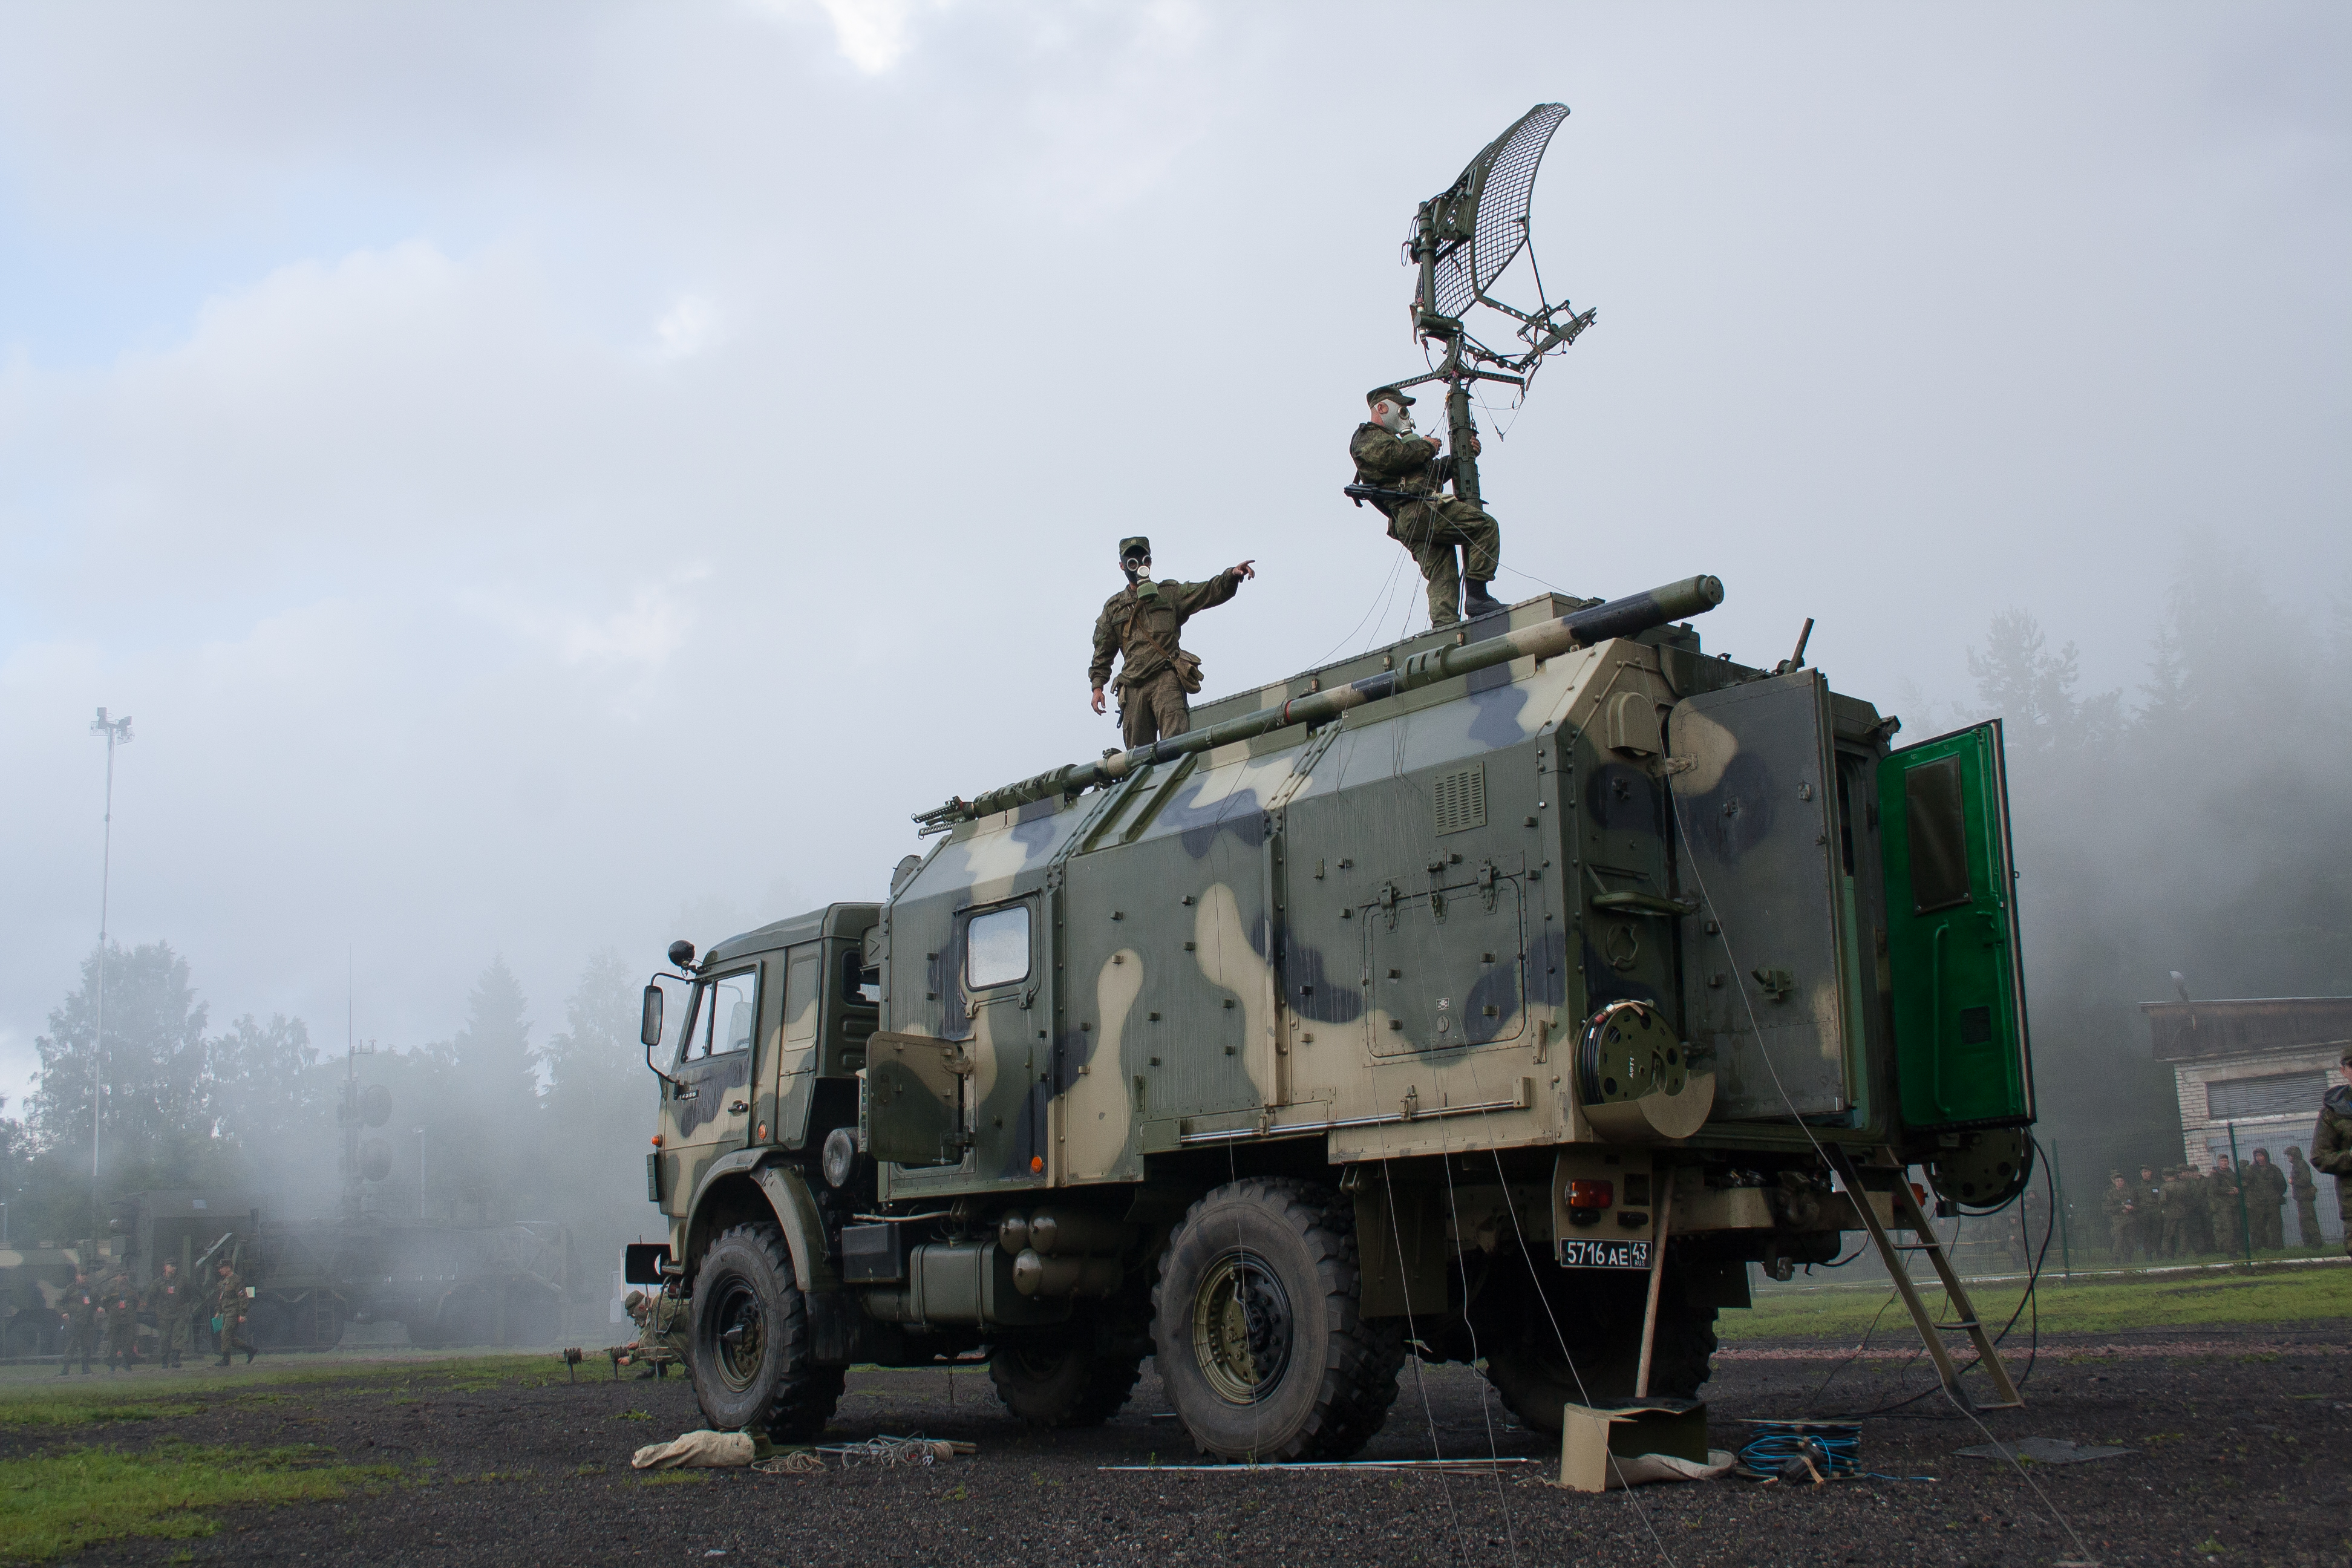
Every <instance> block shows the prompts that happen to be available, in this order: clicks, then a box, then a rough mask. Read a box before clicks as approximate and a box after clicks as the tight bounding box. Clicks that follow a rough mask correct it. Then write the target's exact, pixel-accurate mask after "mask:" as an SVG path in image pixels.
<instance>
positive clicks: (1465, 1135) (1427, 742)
mask: <svg viewBox="0 0 2352 1568" xmlns="http://www.w3.org/2000/svg"><path fill="white" fill-rule="evenodd" d="M1721 597H1722V587H1721V584H1719V583H1718V582H1717V581H1716V580H1715V579H1713V578H1710V577H1698V578H1692V579H1689V580H1687V581H1685V582H1682V583H1678V584H1671V585H1669V586H1667V587H1664V588H1660V589H1656V590H1654V591H1652V592H1650V593H1646V594H1639V595H1632V596H1630V597H1627V598H1624V599H1621V600H1617V601H1614V602H1611V603H1607V604H1603V603H1601V602H1600V601H1584V600H1578V599H1574V598H1570V597H1566V596H1560V595H1547V596H1544V597H1539V598H1537V599H1532V600H1529V601H1528V602H1526V603H1523V604H1520V605H1514V606H1512V607H1511V608H1510V609H1509V610H1508V611H1507V613H1505V614H1502V615H1490V616H1486V617H1483V618H1481V619H1477V620H1474V621H1471V622H1469V623H1467V624H1465V625H1463V626H1450V627H1445V628H1441V629H1438V630H1434V631H1432V632H1429V633H1425V634H1423V635H1422V636H1420V637H1413V638H1410V639H1407V640H1405V641H1402V642H1400V643H1397V644H1394V645H1392V646H1391V647H1384V648H1380V649H1376V650H1373V651H1371V652H1370V653H1368V654H1365V655H1363V656H1361V657H1360V658H1351V659H1347V660H1342V661H1339V662H1338V663H1335V664H1331V665H1327V666H1325V667H1323V668H1318V669H1313V670H1309V671H1307V673H1305V674H1303V675H1300V676H1297V677H1296V678H1294V679H1289V680H1286V681H1283V682H1280V683H1277V684H1275V685H1270V686H1267V687H1265V688H1264V689H1258V690H1254V691H1249V692H1245V693H1243V694H1241V695H1239V696H1236V697H1232V698H1228V699H1225V700H1221V701H1217V702H1213V703H1210V704H1207V705H1206V706H1204V707H1203V708H1202V709H1201V710H1200V711H1199V712H1198V714H1197V715H1196V721H1195V728H1194V729H1193V730H1192V731H1191V732H1190V733H1188V734H1186V735H1182V736H1179V737H1176V738H1174V739H1171V740H1163V741H1160V742H1157V743H1155V744H1153V745H1150V746H1147V747H1143V748H1139V749H1138V750H1135V751H1130V752H1118V753H1106V755H1105V756H1104V757H1103V758H1102V759H1101V760H1099V761H1097V762H1089V763H1073V764H1069V765H1067V766H1065V767H1060V768H1055V769H1053V770H1050V771H1048V772H1046V773H1040V774H1038V775H1036V776H1035V777H1034V778H1032V779H1028V780H1025V781H1024V782H1022V783H1020V784H1011V785H1007V786H1004V787H1003V788H1001V789H998V790H993V791H991V792H989V793H987V794H984V795H980V796H978V797H977V798H975V799H973V800H971V801H965V800H962V799H961V798H959V799H955V800H951V801H950V802H949V803H947V805H943V806H941V807H939V808H937V809H936V810H933V811H930V812H927V813H924V814H922V816H920V817H919V818H918V820H919V822H921V823H922V824H923V827H924V830H925V831H926V832H927V833H932V834H935V835H936V837H937V839H938V841H937V842H936V843H935V844H933V845H932V846H931V847H930V848H929V853H928V854H926V855H924V856H921V857H919V858H918V857H915V856H908V858H906V859H905V860H904V861H902V862H901V863H900V865H899V867H898V870H897V872H896V873H895V874H894V875H893V877H892V879H891V882H890V891H889V895H888V897H887V900H885V901H884V902H882V903H880V904H873V903H835V904H832V905H829V906H827V907H826V908H824V909H822V910H816V911H814V912H812V913H809V914H805V915H801V916H797V917H794V918H792V919H787V920H782V921H777V922H775V923H774V924H772V925H767V926H762V927H761V928H760V929H758V930H756V931H749V932H746V933H744V934H742V935H740V936H735V937H731V938H730V939H728V940H726V941H723V942H719V943H718V944H716V945H715V946H713V947H712V948H711V949H710V951H709V952H707V953H703V954H701V955H700V956H699V957H697V955H696V952H695V949H694V946H693V944H692V943H690V942H677V943H675V944H673V946H672V948H671V950H670V955H669V956H670V963H671V964H672V965H673V968H672V969H671V970H670V971H667V972H664V973H658V974H656V977H655V979H654V981H653V983H652V984H648V985H647V987H646V994H645V1019H644V1024H645V1028H644V1037H645V1040H646V1053H647V1061H648V1064H649V1065H650V1066H652V1067H653V1068H654V1070H655V1071H656V1073H658V1074H659V1076H660V1079H661V1082H660V1089H659V1094H660V1107H659V1126H658V1131H656V1134H655V1136H654V1138H653V1143H654V1145H655V1147H654V1150H653V1152H651V1153H650V1155H649V1156H648V1157H647V1160H646V1184H647V1189H646V1195H647V1197H648V1198H649V1199H650V1200H651V1201H653V1202H655V1203H656V1204H658V1205H660V1206H661V1209H662V1211H663V1213H664V1214H665V1215H667V1217H668V1220H669V1236H668V1239H667V1241H666V1242H660V1243H646V1244H641V1245H639V1246H636V1247H630V1248H627V1249H626V1251H625V1260H624V1272H625V1275H626V1276H627V1278H629V1279H631V1280H633V1281H635V1282H638V1283H641V1284H648V1285H650V1284H654V1283H656V1282H658V1283H660V1284H661V1285H663V1286H664V1287H665V1288H666V1289H669V1290H670V1291H672V1292H673V1293H677V1294H680V1295H688V1294H690V1297H691V1300H692V1314H691V1322H692V1339H691V1355H690V1358H689V1359H690V1362H691V1368H692V1372H693V1376H694V1382H695V1387H696V1391H697V1393H698V1396H699V1398H700V1401H701V1405H702V1409H703V1411H704V1413H705V1415H707V1416H708V1417H709V1420H710V1421H711V1423H712V1424H713V1425H714V1426H719V1427H724V1428H735V1427H743V1426H765V1427H767V1428H768V1429H769V1430H770V1431H772V1433H774V1434H775V1435H776V1436H792V1437H800V1436H808V1435H810V1434H812V1433H814V1432H815V1431H816V1430H817V1429H818V1428H820V1427H821V1426H823V1425H824V1421H825V1419H826V1418H827V1416H828V1415H829V1414H830V1413H831V1411H832V1409H833V1406H834V1403H835V1399H836V1397H837V1396H838V1395H839V1394H840V1392H841V1389H842V1380H843V1370H844V1368H845V1367H846V1366H847V1365H848V1364H850V1363H853V1362H877V1363H884V1364H888V1365H899V1366H908V1365H927V1364H935V1363H950V1362H955V1361H960V1360H972V1359H977V1358H982V1357H984V1358H985V1359H986V1362H987V1364H988V1366H989V1369H990V1373H991V1375H992V1378H993V1380H994V1382H995V1384H996V1387H997V1389H998V1391H999V1392H1000V1394H1001V1395H1002V1397H1003V1402H1004V1403H1005V1405H1007V1406H1008V1407H1009V1408H1010V1409H1011V1410H1012V1411H1013V1413H1014V1414H1015V1415H1018V1416H1020V1417H1023V1418H1024V1419H1026V1420H1028V1421H1032V1422H1036V1423H1041V1424H1044V1425H1046V1426H1075V1425H1084V1424H1087V1423H1094V1422H1099V1421H1102V1420H1104V1419H1105V1418H1107V1417H1108V1415H1111V1414H1112V1413H1113V1412H1114V1411H1116V1410H1117V1409H1118V1407H1119V1405H1121V1403H1122V1402H1123V1401H1124V1400H1125V1399H1126V1398H1127V1396H1128V1394H1129V1390H1130V1389H1131V1388H1132V1387H1133V1385H1134V1384H1135V1382H1136V1379H1137V1377H1138V1375H1139V1367H1140V1365H1141V1363H1142V1361H1143V1359H1144V1358H1145V1357H1146V1356H1147V1355H1150V1356H1156V1357H1157V1365H1158V1370H1159V1373H1160V1378H1161V1380H1162V1382H1163V1384H1165V1387H1166V1391H1167V1396H1168V1398H1169V1400H1170V1401H1171V1404H1172V1405H1173V1406H1174V1409H1175V1411H1176V1413H1177V1415H1179V1416H1180V1417H1181V1419H1182V1421H1183V1423H1184V1425H1185V1426H1186V1427H1187V1428H1188V1429H1189V1431H1190V1432H1191V1434H1192V1437H1193V1439H1194V1440H1195V1441H1196V1442H1197V1444H1198V1445H1199V1447H1201V1448H1202V1450H1203V1451H1205V1452H1207V1453H1210V1454H1212V1455H1218V1456H1223V1457H1227V1458H1253V1459H1256V1460H1261V1461H1273V1460H1289V1459H1301V1458H1340V1457H1345V1456H1347V1455H1349V1454H1351V1453H1353V1452H1355V1451H1356V1450H1357V1449H1358V1448H1360V1447H1361V1446H1362V1445H1363V1443H1364V1442H1365V1441H1366V1440H1367V1439H1368V1438H1369V1437H1370V1436H1371V1435H1372V1434H1373V1433H1374V1432H1375V1431H1377V1430H1378V1429H1379V1427H1380V1426H1381V1422H1382V1420H1383V1418H1384V1416H1385V1415H1386V1413H1387V1411H1388V1409H1389V1406H1390V1405H1391V1402H1392V1401H1393V1400H1394V1398H1395V1397H1396V1392H1397V1387H1398V1375H1399V1372H1400V1369H1401V1367H1402V1363H1403V1360H1404V1358H1405V1357H1406V1356H1407V1355H1408V1354H1418V1355H1421V1356H1423V1357H1425V1358H1428V1359H1431V1360H1433V1361H1447V1360H1454V1361H1467V1362H1475V1363H1483V1364H1484V1367H1485V1369H1486V1375H1487V1376H1488V1377H1489V1378H1490V1379H1491V1380H1492V1381H1493V1383H1494V1384H1495V1386H1496V1388H1497V1390H1498V1391H1499V1392H1500V1394H1501V1396H1502V1397H1503V1398H1504V1400H1505V1401H1506V1402H1507V1404H1508V1405H1509V1406H1510V1407H1511V1408H1512V1409H1513V1410H1514V1411H1515V1412H1517V1415H1519V1416H1520V1418H1521V1419H1522V1420H1523V1421H1525V1422H1527V1423H1528V1425H1529V1426H1534V1427H1538V1428H1542V1429H1549V1430H1558V1429H1559V1426H1560V1424H1561V1420H1562V1414H1561V1411H1562V1405H1564V1404H1566V1403H1569V1402H1578V1403H1586V1404H1593V1403H1606V1402H1608V1401H1611V1400H1617V1399H1622V1398H1624V1397H1626V1396H1629V1395H1632V1394H1635V1393H1637V1392H1639V1393H1641V1394H1644V1395H1647V1396H1651V1397H1660V1396H1665V1397H1680V1398H1690V1397H1693V1396H1695V1395H1696V1394H1697V1392H1698V1390H1699V1388H1700V1385H1701V1384H1703V1383H1704V1382H1705V1380H1706V1377H1707V1374H1708V1365H1709V1358H1710V1355H1711V1354H1712V1352H1713V1350H1714V1347H1715V1333H1714V1324H1715V1320H1716V1315H1717V1312H1718V1311H1719V1310H1723V1309H1726V1308H1738V1307H1742V1306H1745V1305H1747V1304H1748V1279H1749V1275H1748V1269H1749V1266H1750V1265H1760V1266H1761V1267H1762V1268H1765V1269H1766V1270H1768V1271H1769V1272H1770V1273H1772V1274H1773V1275H1774V1276H1775V1277H1777V1278H1783V1279H1785V1278H1787V1277H1788V1275H1789V1273H1790V1270H1791V1269H1793V1268H1796V1267H1797V1266H1799V1265H1801V1264H1806V1263H1821V1262H1827V1261H1830V1260H1832V1259H1833V1258H1837V1257H1838V1256H1839V1254H1840V1250H1841V1247H1842V1245H1843V1233H1845V1232H1848V1231H1853V1230H1859V1229H1862V1228H1864V1226H1865V1223H1866V1221H1867V1219H1868V1218H1869V1217H1873V1216H1874V1217H1875V1218H1877V1220H1878V1221H1879V1222H1880V1224H1881V1226H1887V1225H1890V1224H1892V1223H1894V1222H1895V1221H1896V1220H1897V1219H1898V1218H1899V1217H1900V1216H1901V1215H1910V1216H1912V1217H1913V1218H1915V1219H1916V1218H1917V1217H1918V1216H1919V1215H1920V1214H1921V1211H1920V1210H1919V1208H1918V1207H1917V1206H1916V1203H1915V1202H1914V1201H1913V1197H1914V1192H1915V1190H1916V1189H1914V1188H1912V1187H1911V1184H1910V1183H1909V1175H1908V1172H1909V1168H1910V1167H1911V1166H1914V1165H1919V1164H1924V1165H1926V1166H1927V1182H1930V1183H1932V1184H1933V1185H1934V1188H1935V1191H1936V1194H1937V1197H1938V1199H1939V1200H1940V1201H1941V1206H1944V1207H1946V1208H1947V1209H1948V1208H1950V1207H1952V1206H1954V1205H1967V1206H1969V1207H1970V1208H1986V1207H1990V1206H1992V1205H1998V1204H2000V1203H2001V1202H2003V1201H2005V1200H2007V1199H2008V1198H2010V1197H2011V1196H2013V1195H2014V1194H2015V1193H2016V1192H2017V1191H2018V1190H2020V1188H2021V1186H2022V1184H2023V1183H2024V1180H2025V1176H2026V1171H2027V1167H2028V1164H2029V1159H2030V1156H2029V1148H2028V1141H2027V1138H2026V1135H2025V1132H2024V1131H2023V1129H2024V1128H2025V1127H2026V1126H2027V1125H2028V1124H2029V1123H2030V1122H2031V1121H2032V1115H2033V1108H2032V1064H2031V1058H2030V1053H2029V1047H2028V1042H2027V1037H2026V1031H2025V1013H2024V1005H2023V995H2022V991H2021V982H2020V977H2019V970H2018V952H2017V925H2016V917H2015V906H2014V900H2013V897H2012V889H2011V882H2012V879H2013V875H2014V873H2013V872H2012V871H2011V864H2010V847H2009V832H2008V823H2007V816H2006V812H2007V805H2006V785H2005V784H2004V781H2003V775H2002V772H2001V752H2000V731H1999V727H1998V725H1997V724H1987V725H1981V726H1978V727H1975V728H1972V729H1969V730H1964V731H1958V732H1957V733H1954V734H1950V735H1946V736H1942V737H1939V738H1937V739H1936V740H1933V741H1930V742H1926V743H1924V744H1921V745H1916V746H1911V747H1907V748H1905V749H1902V750H1896V749H1895V748H1894V747H1893V746H1892V745H1891V741H1892V738H1893V736H1894V735H1895V731H1896V728H1897V721H1895V719H1893V718H1890V717H1885V716H1882V715H1881V714H1880V712H1879V711H1878V710H1877V709H1875V708H1874V707H1873V706H1872V705H1871V704H1870V703H1868V702H1867V701H1864V700H1861V699H1858V698H1855V697H1852V696H1848V695H1846V694H1844V693H1842V692H1838V691H1835V690H1833V689H1832V688H1831V687H1830V685H1829V684H1828V682H1827V681H1826V680H1825V679H1823V677H1822V674H1821V673H1820V672H1819V671H1818V670H1816V669H1813V668H1808V667H1806V666H1805V665H1804V664H1803V661H1802V649H1801V647H1800V650H1799V653H1798V655H1797V657H1795V658H1790V659H1787V660H1782V661H1780V664H1779V665H1778V666H1777V667H1775V668H1760V667H1752V666H1748V665H1743V664H1741V663H1738V662H1737V661H1735V660H1733V659H1731V658H1729V657H1728V656H1727V655H1718V656H1716V657H1712V658H1710V657H1707V656H1706V655H1705V654H1704V653H1703V652H1702V651H1701V647H1700V639H1699V637H1698V636H1697V634H1696V632H1695V631H1694V630H1693V629H1692V627H1691V626H1690V625H1689V623H1688V617H1690V616H1696V615H1697V614H1699V613H1701V612H1703V611H1705V610H1706V609H1708V608H1710V607H1711V606H1712V605H1715V604H1716V603H1717V602H1718V601H1719V600H1720V599H1721ZM1898 1183H1902V1184H1904V1190H1902V1191H1900V1192H1898V1191H1897V1184H1898ZM1898 1199H1899V1200H1901V1204H1902V1206H1900V1207H1898V1205H1897V1200H1898ZM1864 1205H1868V1206H1869V1209H1870V1214H1869V1215H1865V1214H1864ZM1923 1223H1924V1222H1923Z"/></svg>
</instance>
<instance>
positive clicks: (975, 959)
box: [963, 904, 1029, 991]
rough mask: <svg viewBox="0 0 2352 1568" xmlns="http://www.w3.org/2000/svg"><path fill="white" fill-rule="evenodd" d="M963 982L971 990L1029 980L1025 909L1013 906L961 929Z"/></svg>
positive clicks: (985, 915) (1026, 914)
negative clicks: (962, 931)
mask: <svg viewBox="0 0 2352 1568" xmlns="http://www.w3.org/2000/svg"><path fill="white" fill-rule="evenodd" d="M963 951H964V983H965V984H968V985H970V986H971V988H972V989H973V990H974V991H984V990H986V989H987V988H988V987H990V986H992V985H1010V984H1013V982H1014V981H1016V980H1026V979H1027V978H1029V910H1028V907H1027V906H1026V905H1023V904H1014V905H1013V906H1012V907H1011V908H1009V909H1002V910H989V911H988V912H987V913H986V914H980V915H974V916H972V917H971V921H969V922H968V923H966V925H965V926H964V933H963Z"/></svg>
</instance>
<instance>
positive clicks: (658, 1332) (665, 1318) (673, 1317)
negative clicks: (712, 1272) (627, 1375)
mask: <svg viewBox="0 0 2352 1568" xmlns="http://www.w3.org/2000/svg"><path fill="white" fill-rule="evenodd" d="M621 1306H622V1307H623V1309H624V1310H626V1311H627V1312H628V1314H629V1320H630V1321H632V1322H634V1323H635V1324H636V1325H637V1337H636V1338H635V1339H634V1340H631V1341H630V1342H629V1348H630V1349H631V1350H647V1351H667V1352H669V1353H670V1354H671V1355H674V1356H676V1357H677V1363H678V1365H680V1366H684V1365H686V1364H687V1360H686V1347H687V1337H686V1336H687V1317H688V1304H687V1303H686V1302H684V1301H681V1300H677V1299H675V1298H673V1297H670V1296H667V1295H659V1296H648V1295H646V1293H645V1292H644V1291H643V1290H632V1291H630V1292H629V1293H628V1294H627V1295H626V1296H624V1297H623V1298H621ZM665 1370H667V1369H666V1368H665V1367H664V1365H663V1363H661V1362H658V1361H655V1362H651V1363H648V1364H647V1365H646V1368H645V1370H644V1371H642V1372H640V1373H637V1375H638V1376H639V1377H659V1376H661V1375H662V1374H663V1373H664V1372H665Z"/></svg>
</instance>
